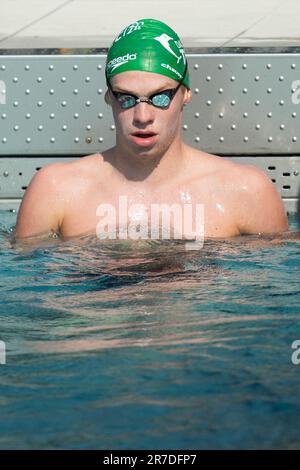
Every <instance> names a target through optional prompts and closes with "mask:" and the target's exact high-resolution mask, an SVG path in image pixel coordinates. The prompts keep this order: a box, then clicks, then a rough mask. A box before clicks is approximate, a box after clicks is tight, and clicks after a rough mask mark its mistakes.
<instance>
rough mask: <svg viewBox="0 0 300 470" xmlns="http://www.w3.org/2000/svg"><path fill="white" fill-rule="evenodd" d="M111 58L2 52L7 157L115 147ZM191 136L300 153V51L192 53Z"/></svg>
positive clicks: (187, 134) (209, 147) (224, 146)
mask: <svg viewBox="0 0 300 470" xmlns="http://www.w3.org/2000/svg"><path fill="white" fill-rule="evenodd" d="M105 57H106V55H105V53H103V52H102V53H99V54H95V53H93V54H86V55H80V54H74V55H49V54H45V55H10V56H8V55H1V54H0V97H1V98H0V154H2V155H41V154H42V155H70V154H72V155H74V154H76V155H84V154H89V153H93V152H95V151H98V150H104V149H105V148H108V147H110V146H111V145H113V144H114V141H115V129H114V124H113V119H112V115H111V111H110V108H109V107H108V106H107V105H106V104H105V102H104V92H105V89H106V87H105V79H104V65H105ZM188 60H189V68H190V75H191V86H192V90H193V101H192V103H191V104H190V105H188V106H187V107H186V108H185V111H184V125H183V138H184V140H185V142H187V143H189V144H191V145H194V146H196V147H199V148H201V149H203V150H206V151H209V152H213V153H218V154H229V155H233V154H235V155H239V154H240V155H241V154H245V155H251V154H257V155H258V154H260V155H264V154H283V155H286V154H297V153H300V135H299V129H300V112H299V109H298V108H299V105H300V54H299V53H284V54H282V53H274V54H273V53H271V52H269V53H234V54H233V53H213V54H211V53H189V54H188Z"/></svg>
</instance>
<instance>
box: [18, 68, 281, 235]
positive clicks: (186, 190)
mask: <svg viewBox="0 0 300 470" xmlns="http://www.w3.org/2000/svg"><path fill="white" fill-rule="evenodd" d="M176 84H177V83H176V81H174V80H172V79H170V78H168V77H165V76H163V75H158V74H153V73H147V72H125V73H121V74H119V75H117V76H115V77H113V79H112V87H113V89H114V90H116V91H120V92H128V93H131V94H134V95H136V96H139V97H149V96H150V95H152V94H154V93H156V92H158V91H161V90H165V89H170V88H174V87H176ZM190 100H191V92H190V91H189V90H187V89H186V88H185V87H184V86H181V87H180V89H179V91H178V92H177V94H176V95H175V97H174V99H173V100H172V102H171V104H170V106H169V107H168V108H167V109H159V108H156V107H154V106H152V105H150V104H148V103H145V102H141V103H139V104H137V105H136V106H135V107H133V108H130V109H126V110H123V109H121V107H120V105H119V104H118V103H117V102H116V100H115V98H114V97H113V96H112V94H111V93H110V92H109V91H107V93H106V102H107V103H108V105H110V106H111V107H112V112H113V116H114V120H115V125H116V146H115V147H113V148H111V149H109V150H107V151H105V152H103V154H94V155H89V156H87V157H83V158H81V159H78V160H74V161H72V162H70V163H53V164H50V165H47V166H46V167H44V168H42V169H41V170H39V172H38V173H37V174H36V175H35V176H34V178H33V179H32V181H31V183H30V185H29V187H28V189H27V191H26V194H25V196H24V198H23V202H22V205H21V208H20V211H19V214H18V219H17V225H16V230H15V235H16V237H17V238H23V237H30V236H33V235H37V234H43V233H49V232H56V233H58V234H59V236H60V237H61V238H62V239H67V238H69V237H74V236H78V235H81V234H84V233H91V234H92V233H95V234H96V230H97V224H98V223H99V220H100V219H99V215H97V208H98V207H99V205H101V204H104V203H106V204H111V205H112V206H113V207H114V208H115V210H116V214H117V220H118V221H119V218H120V217H121V218H122V219H123V220H125V219H126V221H127V222H130V221H131V220H137V219H138V218H139V217H140V218H141V220H142V218H143V217H146V218H147V217H148V216H149V214H150V211H151V207H152V205H153V204H155V203H156V204H163V203H165V204H168V205H171V204H174V203H176V204H178V205H179V206H180V207H183V206H184V204H187V203H188V204H193V207H195V206H196V204H202V205H203V208H204V235H205V237H218V238H219V237H221V238H223V237H232V236H236V235H240V234H251V233H279V232H284V231H287V230H288V224H287V218H286V215H285V211H284V208H283V205H282V202H281V199H280V196H279V194H278V193H277V191H276V188H275V186H274V185H273V183H272V182H271V181H270V180H269V178H268V177H267V176H266V175H265V174H264V173H263V172H262V171H260V170H259V169H257V168H256V167H254V166H249V165H240V164H237V163H233V162H232V161H230V160H227V159H225V158H223V157H222V158H221V157H218V156H215V155H210V154H207V153H205V152H202V151H200V150H197V149H195V148H193V147H190V146H187V145H186V144H184V143H183V142H182V138H181V128H182V111H183V106H184V104H188V103H189V102H190ZM125 196H126V198H127V203H128V206H130V207H131V208H132V210H131V213H129V214H128V213H126V214H125V215H124V214H119V201H120V197H125ZM133 204H142V205H143V208H144V209H143V210H144V212H143V211H142V212H143V214H142V213H141V210H140V209H138V208H137V207H132V205H133ZM124 217H125V219H124ZM193 223H195V213H194V216H193ZM187 232H188V230H187ZM184 235H185V236H187V237H189V233H185V234H184Z"/></svg>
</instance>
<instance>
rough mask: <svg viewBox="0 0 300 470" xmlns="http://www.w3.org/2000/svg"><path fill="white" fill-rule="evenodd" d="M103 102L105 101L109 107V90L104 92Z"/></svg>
mask: <svg viewBox="0 0 300 470" xmlns="http://www.w3.org/2000/svg"><path fill="white" fill-rule="evenodd" d="M104 100H105V103H106V104H108V105H109V106H111V93H110V92H109V89H107V90H106V92H105V95H104Z"/></svg>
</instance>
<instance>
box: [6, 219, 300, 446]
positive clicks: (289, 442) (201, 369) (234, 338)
mask: <svg viewBox="0 0 300 470" xmlns="http://www.w3.org/2000/svg"><path fill="white" fill-rule="evenodd" d="M0 220H1V231H0V263H1V269H0V300H1V307H0V340H2V341H5V344H6V365H0V448H1V449H180V448H186V449H205V448H206V449H233V448H235V449H249V448H257V449H264V448H297V449H299V448H300V437H299V431H298V429H299V426H298V421H299V417H300V399H299V390H300V388H299V385H300V364H299V365H298V366H297V365H294V364H293V363H292V361H291V355H292V352H293V350H292V349H291V344H292V342H293V341H294V340H296V339H299V340H300V321H299V319H300V282H299V281H300V243H299V238H300V237H299V236H298V241H297V237H294V238H295V239H294V238H293V237H290V238H287V239H282V240H274V238H272V237H264V238H261V237H256V236H252V237H241V238H236V239H232V240H223V241H214V242H212V241H210V242H207V243H205V245H204V247H203V249H202V250H199V251H187V250H185V249H184V248H183V245H182V244H181V243H176V242H172V241H170V242H164V243H162V242H157V243H153V242H152V243H146V242H143V243H141V244H139V243H134V244H133V245H130V244H129V245H128V244H127V245H126V244H125V245H124V244H123V245H122V244H116V243H115V244H113V243H112V244H106V245H103V244H102V245H100V242H98V241H95V240H94V241H91V240H88V239H82V240H77V241H74V240H73V241H70V242H67V243H65V244H62V245H60V244H58V242H57V241H53V242H52V243H50V244H48V245H46V246H42V247H39V248H36V249H34V250H28V249H24V248H20V247H14V246H12V245H11V243H10V236H9V233H10V228H11V227H12V226H13V224H14V223H15V214H11V213H8V212H2V213H1V214H0ZM290 224H291V229H292V230H294V231H296V230H298V228H297V226H296V220H295V219H292V218H290Z"/></svg>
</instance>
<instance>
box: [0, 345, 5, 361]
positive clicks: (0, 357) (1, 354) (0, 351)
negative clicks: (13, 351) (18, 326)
mask: <svg viewBox="0 0 300 470" xmlns="http://www.w3.org/2000/svg"><path fill="white" fill-rule="evenodd" d="M4 364H6V347H5V343H4V341H0V365H4Z"/></svg>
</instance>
